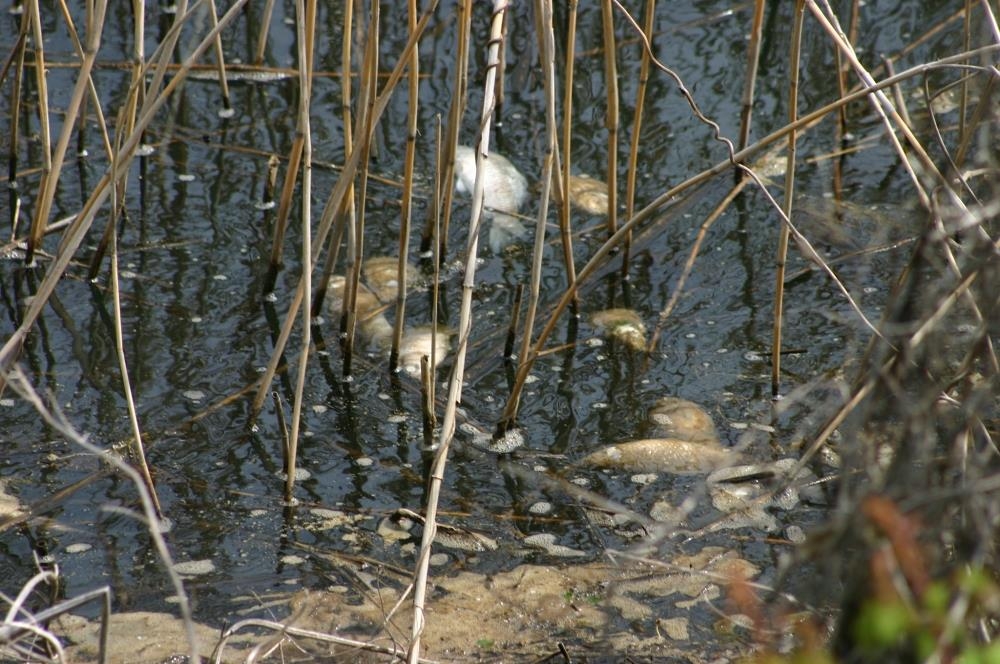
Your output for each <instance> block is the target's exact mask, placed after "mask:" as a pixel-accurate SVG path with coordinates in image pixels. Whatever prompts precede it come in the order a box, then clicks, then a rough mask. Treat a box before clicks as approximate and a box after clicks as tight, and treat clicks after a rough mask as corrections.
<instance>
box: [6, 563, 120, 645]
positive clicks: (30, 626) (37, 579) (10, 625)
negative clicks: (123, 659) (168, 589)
mask: <svg viewBox="0 0 1000 664" xmlns="http://www.w3.org/2000/svg"><path fill="white" fill-rule="evenodd" d="M42 581H45V582H46V583H49V584H50V585H51V586H52V587H58V586H59V584H60V577H59V575H58V574H57V573H55V572H51V571H42V572H39V573H38V574H36V575H35V576H33V577H31V579H29V580H28V582H27V583H26V584H25V585H24V586H23V587H22V589H21V592H19V593H18V596H17V597H16V598H15V599H14V601H13V602H11V606H10V609H9V610H8V612H7V616H6V618H5V619H4V621H3V622H0V644H3V646H4V648H5V649H6V648H10V649H12V650H15V651H16V652H18V654H20V655H21V656H22V657H23V658H24V660H23V661H36V660H38V659H39V658H40V656H39V652H38V650H37V649H22V648H20V647H18V645H17V641H18V640H19V639H20V638H21V636H23V635H25V634H32V635H34V636H35V637H36V638H41V639H42V640H44V641H46V642H47V643H46V645H47V646H48V647H49V654H52V653H55V654H56V655H57V656H58V658H59V660H50V661H66V653H65V651H64V650H63V648H62V644H61V643H60V642H59V639H58V638H57V637H56V635H55V634H53V633H52V632H51V631H50V630H49V629H47V628H45V627H43V626H44V625H48V624H49V622H50V621H52V620H55V619H56V618H58V617H59V616H62V615H65V614H67V613H70V612H71V611H76V610H77V609H78V608H80V607H82V606H84V605H85V604H89V603H90V602H92V601H94V600H95V599H99V600H102V601H101V630H100V632H98V637H97V662H98V664H106V662H107V652H108V632H109V631H110V627H111V587H110V586H103V587H101V588H97V589H96V590H91V591H89V592H86V593H83V594H82V595H78V596H76V597H71V598H69V599H66V600H63V601H61V602H59V603H58V604H56V605H54V606H50V607H49V608H47V609H44V610H41V611H36V612H29V611H28V610H27V609H25V608H24V603H25V601H26V600H27V599H28V597H29V593H30V591H31V590H32V589H34V587H35V586H36V585H37V584H38V583H41V582H42ZM25 591H28V592H25ZM20 614H24V615H25V618H24V619H19V618H18V616H19V615H20ZM5 654H6V651H5Z"/></svg>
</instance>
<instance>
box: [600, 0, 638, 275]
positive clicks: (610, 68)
mask: <svg viewBox="0 0 1000 664" xmlns="http://www.w3.org/2000/svg"><path fill="white" fill-rule="evenodd" d="M601 27H602V31H603V37H604V84H605V86H607V97H608V108H607V120H606V121H605V126H606V127H607V129H608V169H607V183H608V235H614V233H615V231H616V230H618V193H617V192H618V59H617V55H618V41H617V38H616V37H615V18H614V13H613V11H612V8H611V0H602V1H601ZM630 240H631V234H626V236H625V242H624V243H623V244H624V249H625V256H624V260H623V261H622V275H623V276H625V277H627V276H628V246H629V243H630Z"/></svg>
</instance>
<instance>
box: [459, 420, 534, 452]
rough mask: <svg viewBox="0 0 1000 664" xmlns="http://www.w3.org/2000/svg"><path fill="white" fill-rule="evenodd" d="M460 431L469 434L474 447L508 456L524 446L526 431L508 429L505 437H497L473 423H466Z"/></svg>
mask: <svg viewBox="0 0 1000 664" xmlns="http://www.w3.org/2000/svg"><path fill="white" fill-rule="evenodd" d="M459 429H461V430H462V431H464V432H465V433H467V434H469V436H470V441H469V442H471V443H472V445H473V446H474V447H477V448H479V449H481V450H483V451H485V452H493V453H494V454H508V453H510V452H513V451H514V450H516V449H517V448H519V447H522V446H523V445H524V431H522V430H521V429H518V428H511V429H508V430H507V431H506V432H505V433H504V435H503V436H500V437H497V436H494V435H493V434H491V433H489V432H487V431H483V430H482V429H480V428H479V427H477V426H476V425H474V424H472V423H471V422H464V423H463V424H461V425H459Z"/></svg>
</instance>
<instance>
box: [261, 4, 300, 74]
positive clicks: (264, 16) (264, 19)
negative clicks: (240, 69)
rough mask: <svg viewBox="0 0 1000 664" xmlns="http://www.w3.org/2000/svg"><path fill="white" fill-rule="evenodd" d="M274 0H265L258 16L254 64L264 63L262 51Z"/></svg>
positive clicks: (265, 44)
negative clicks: (258, 24) (258, 26)
mask: <svg viewBox="0 0 1000 664" xmlns="http://www.w3.org/2000/svg"><path fill="white" fill-rule="evenodd" d="M274 2H275V0H265V2H264V11H262V12H261V16H260V32H259V33H257V48H255V49H254V53H253V63H254V65H255V66H258V67H259V66H261V65H263V64H264V51H266V50H267V35H268V28H269V26H270V25H271V17H272V16H273V15H274ZM314 73H315V72H314Z"/></svg>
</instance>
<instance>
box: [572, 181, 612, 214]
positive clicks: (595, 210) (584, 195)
mask: <svg viewBox="0 0 1000 664" xmlns="http://www.w3.org/2000/svg"><path fill="white" fill-rule="evenodd" d="M569 203H570V205H572V206H573V207H575V208H578V209H580V210H583V211H584V212H586V213H588V214H593V215H607V214H608V185H606V184H605V183H603V182H601V181H600V180H597V179H595V178H592V177H590V176H589V175H571V176H569Z"/></svg>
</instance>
